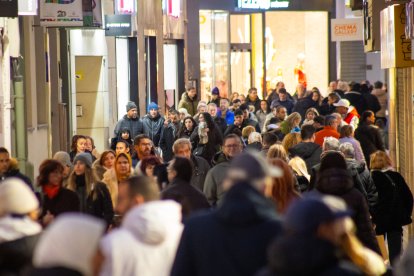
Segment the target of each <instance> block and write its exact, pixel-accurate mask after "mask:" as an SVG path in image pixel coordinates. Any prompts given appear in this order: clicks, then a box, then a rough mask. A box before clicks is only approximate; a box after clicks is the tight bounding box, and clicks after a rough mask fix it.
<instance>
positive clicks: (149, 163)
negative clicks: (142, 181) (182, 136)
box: [140, 156, 162, 178]
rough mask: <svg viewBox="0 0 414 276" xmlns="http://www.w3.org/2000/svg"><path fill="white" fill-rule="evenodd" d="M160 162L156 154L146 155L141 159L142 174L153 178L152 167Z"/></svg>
mask: <svg viewBox="0 0 414 276" xmlns="http://www.w3.org/2000/svg"><path fill="white" fill-rule="evenodd" d="M161 164H162V162H161V160H160V159H159V158H158V157H157V156H148V157H145V158H144V159H142V160H141V163H140V169H141V172H142V174H143V175H145V176H148V177H151V178H154V177H155V175H154V168H155V167H156V166H159V165H161Z"/></svg>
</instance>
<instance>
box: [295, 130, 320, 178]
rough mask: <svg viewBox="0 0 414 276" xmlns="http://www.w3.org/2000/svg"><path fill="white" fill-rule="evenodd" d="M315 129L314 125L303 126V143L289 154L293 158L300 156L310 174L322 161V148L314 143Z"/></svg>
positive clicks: (301, 134) (301, 133) (301, 132)
mask: <svg viewBox="0 0 414 276" xmlns="http://www.w3.org/2000/svg"><path fill="white" fill-rule="evenodd" d="M315 131H316V130H315V128H314V127H313V126H312V125H305V126H302V129H301V130H300V136H301V138H302V142H300V143H299V144H297V145H295V146H293V147H291V148H290V149H289V153H290V155H291V156H292V157H295V156H299V157H300V158H302V159H303V160H304V161H305V163H306V168H307V169H308V173H309V174H310V172H311V170H312V167H313V166H315V165H316V164H318V163H319V162H320V161H321V153H322V148H321V147H320V146H319V145H318V144H316V143H314V141H315Z"/></svg>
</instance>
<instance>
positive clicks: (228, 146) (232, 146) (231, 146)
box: [224, 144, 240, 149]
mask: <svg viewBox="0 0 414 276" xmlns="http://www.w3.org/2000/svg"><path fill="white" fill-rule="evenodd" d="M224 147H225V148H228V149H230V148H233V149H235V148H238V147H240V145H237V144H234V145H225V146H224Z"/></svg>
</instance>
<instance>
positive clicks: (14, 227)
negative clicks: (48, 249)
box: [0, 216, 42, 243]
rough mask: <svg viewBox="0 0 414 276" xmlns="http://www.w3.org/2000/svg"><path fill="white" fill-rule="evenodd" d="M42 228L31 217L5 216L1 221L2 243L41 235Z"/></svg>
mask: <svg viewBox="0 0 414 276" xmlns="http://www.w3.org/2000/svg"><path fill="white" fill-rule="evenodd" d="M41 231H42V227H41V226H40V224H38V223H37V222H35V221H33V220H31V219H30V218H29V217H27V216H25V217H11V216H5V217H2V218H1V219H0V243H2V242H8V241H14V240H17V239H20V238H23V237H26V236H32V235H36V234H39V233H40V232H41Z"/></svg>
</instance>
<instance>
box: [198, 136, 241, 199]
mask: <svg viewBox="0 0 414 276" xmlns="http://www.w3.org/2000/svg"><path fill="white" fill-rule="evenodd" d="M242 150H243V145H242V141H241V139H240V137H239V136H237V135H236V134H230V135H227V136H226V137H224V139H223V145H222V152H220V153H218V154H216V156H215V157H214V159H213V165H214V167H213V168H212V169H211V170H210V171H209V172H208V173H207V176H206V179H205V181H204V190H203V192H204V194H205V195H206V197H207V200H208V202H209V203H210V205H211V206H217V205H219V203H220V202H221V200H222V199H223V196H224V187H223V181H224V178H225V177H226V175H227V171H228V169H229V168H230V161H231V160H232V159H233V158H234V157H236V156H237V155H239V154H240V153H241V152H242Z"/></svg>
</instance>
